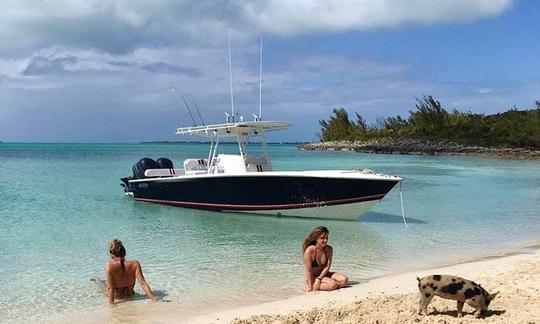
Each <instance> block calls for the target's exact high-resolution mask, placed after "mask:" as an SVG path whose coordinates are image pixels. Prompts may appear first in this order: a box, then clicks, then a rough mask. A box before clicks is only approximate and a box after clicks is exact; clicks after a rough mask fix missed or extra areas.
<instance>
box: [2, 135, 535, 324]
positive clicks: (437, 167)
mask: <svg viewBox="0 0 540 324" xmlns="http://www.w3.org/2000/svg"><path fill="white" fill-rule="evenodd" d="M225 149H226V150H233V149H234V146H232V145H230V146H228V147H226V148H225ZM206 154H207V145H205V144H7V143H3V144H0V161H1V165H0V198H1V202H2V203H1V204H0V252H1V253H0V285H1V286H2V294H1V295H0V314H2V315H1V317H2V318H0V321H7V322H28V321H39V320H41V321H47V318H49V319H50V318H53V317H54V318H58V317H59V316H60V317H62V316H64V315H65V316H69V315H68V314H71V313H73V312H79V313H80V312H99V311H100V310H104V309H107V305H106V300H105V298H104V296H102V295H101V293H100V292H99V291H98V289H96V287H95V286H94V285H92V283H91V282H90V281H89V280H88V279H89V278H91V277H95V276H101V277H103V266H104V263H105V262H106V261H107V260H108V254H107V244H108V242H109V241H110V240H111V239H112V238H119V239H121V240H123V241H124V243H125V245H126V248H127V251H128V258H135V259H138V260H139V261H140V262H141V264H142V266H143V270H144V272H145V275H146V278H147V280H148V282H149V284H150V285H151V287H152V288H153V289H154V290H155V291H156V292H157V295H158V296H159V297H160V298H161V299H165V300H169V301H171V303H177V306H178V310H179V311H185V312H186V314H187V313H189V312H197V311H198V310H200V309H203V308H204V307H208V306H211V307H213V308H217V307H224V306H227V305H236V304H249V303H256V302H260V301H267V300H272V299H276V298H282V297H285V296H291V295H294V294H299V293H301V289H302V288H303V280H304V269H303V268H302V264H301V255H300V245H301V241H302V239H303V237H304V236H305V234H306V233H308V232H309V231H310V230H311V229H312V228H313V227H315V226H318V225H326V226H327V227H328V228H329V229H330V242H329V243H330V244H331V245H332V246H333V247H334V251H335V258H334V263H333V270H335V271H339V272H343V273H346V274H347V275H349V277H350V279H351V280H352V281H353V282H360V283H361V282H362V281H364V280H366V279H368V278H370V277H374V276H380V275H382V274H386V273H391V272H398V271H404V270H407V269H415V268H421V267H427V266H434V265H441V264H448V263H454V262H458V261H461V260H463V259H467V258H474V257H480V256H484V255H487V254H492V253H494V252H500V251H507V250H509V249H514V248H516V247H518V246H524V245H527V244H537V243H538V242H539V239H540V217H539V214H540V212H539V211H540V163H539V162H538V161H515V160H503V159H480V158H472V157H433V156H402V155H376V154H359V153H349V152H309V151H298V150H297V149H296V147H295V146H293V145H270V154H271V156H272V158H273V167H274V169H275V170H308V169H358V168H370V169H373V170H375V171H377V172H384V173H387V174H392V175H398V176H401V177H403V178H404V182H403V190H404V192H403V195H404V204H405V211H406V215H407V220H408V224H409V227H408V228H407V227H405V225H404V224H403V222H402V220H401V209H400V201H399V188H398V187H396V188H395V189H394V190H393V191H392V192H391V193H390V194H389V195H388V196H387V197H386V198H385V199H384V200H383V201H382V202H381V203H380V204H378V205H377V206H376V207H375V208H374V209H373V210H372V211H371V212H370V213H368V214H366V215H364V216H363V217H362V218H360V219H359V220H358V221H356V222H345V221H330V220H316V219H300V218H277V217H267V216H257V215H243V214H219V213H210V212H203V211H195V210H188V209H181V208H174V207H167V206H159V205H150V204H141V203H135V202H134V201H132V200H131V199H129V198H127V197H125V196H124V194H123V192H122V188H121V187H120V185H119V178H120V177H123V176H126V175H129V174H130V173H131V166H132V165H133V164H134V163H135V162H136V161H137V160H138V159H139V158H141V157H144V156H148V157H153V158H158V157H169V158H171V159H172V160H173V161H174V162H176V163H177V164H178V165H180V161H182V160H183V159H185V158H188V157H200V156H206ZM209 190H211V188H209ZM136 291H137V292H139V293H142V291H141V289H140V287H139V286H138V285H137V286H136ZM141 299H142V298H141ZM141 302H144V301H143V300H139V301H134V302H131V305H137V303H141ZM121 307H123V306H121Z"/></svg>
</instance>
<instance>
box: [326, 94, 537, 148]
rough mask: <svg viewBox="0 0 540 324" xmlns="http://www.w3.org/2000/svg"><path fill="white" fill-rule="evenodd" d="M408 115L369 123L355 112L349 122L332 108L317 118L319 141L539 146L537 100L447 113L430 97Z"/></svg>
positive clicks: (345, 116)
mask: <svg viewBox="0 0 540 324" xmlns="http://www.w3.org/2000/svg"><path fill="white" fill-rule="evenodd" d="M417 101H418V103H417V104H416V109H415V110H409V114H410V115H409V117H408V118H402V117H401V116H399V115H398V116H396V117H379V118H377V120H376V122H375V123H373V124H370V125H368V123H367V122H366V120H365V119H364V118H363V117H362V116H361V115H360V114H358V113H356V121H351V120H350V119H349V115H348V113H347V111H346V110H345V109H344V108H337V109H334V116H331V117H330V119H329V120H320V121H319V124H320V126H321V133H320V140H321V141H322V142H328V141H371V140H377V139H388V140H403V139H417V140H420V141H436V142H454V143H459V144H465V145H478V146H484V147H522V148H525V147H526V148H540V101H536V102H535V105H536V108H533V109H528V110H518V109H517V108H515V107H514V108H512V109H510V110H508V111H506V112H503V113H499V114H495V115H484V114H474V113H472V112H470V111H469V112H460V111H458V110H457V109H454V110H452V111H451V112H448V111H447V110H446V109H444V108H443V107H442V106H441V104H440V102H439V101H437V100H436V99H434V98H433V97H432V96H424V97H423V98H422V99H417Z"/></svg>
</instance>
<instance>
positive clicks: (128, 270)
mask: <svg viewBox="0 0 540 324" xmlns="http://www.w3.org/2000/svg"><path fill="white" fill-rule="evenodd" d="M123 263H124V269H122V261H118V260H111V261H109V262H107V264H106V266H105V272H106V273H107V277H109V276H110V282H111V286H112V288H123V287H131V288H133V286H135V280H136V278H137V268H138V265H139V262H138V261H137V260H130V261H123Z"/></svg>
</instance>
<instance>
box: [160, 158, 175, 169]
mask: <svg viewBox="0 0 540 324" xmlns="http://www.w3.org/2000/svg"><path fill="white" fill-rule="evenodd" d="M156 163H157V165H158V167H159V169H174V166H173V163H172V161H171V160H169V159H167V158H159V159H157V160H156Z"/></svg>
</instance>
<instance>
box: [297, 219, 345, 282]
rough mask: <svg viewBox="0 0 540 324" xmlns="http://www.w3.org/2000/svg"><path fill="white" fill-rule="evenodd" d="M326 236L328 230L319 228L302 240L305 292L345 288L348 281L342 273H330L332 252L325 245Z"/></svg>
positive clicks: (322, 227)
mask: <svg viewBox="0 0 540 324" xmlns="http://www.w3.org/2000/svg"><path fill="white" fill-rule="evenodd" d="M328 234H329V231H328V228H326V227H324V226H319V227H316V228H315V229H314V230H313V231H311V233H309V235H308V236H307V237H306V238H305V239H304V244H303V245H302V252H303V253H304V266H305V267H306V285H307V287H306V291H317V290H325V291H330V290H334V289H338V288H342V287H345V286H347V283H348V281H349V279H348V278H347V276H346V275H344V274H342V273H338V272H330V266H331V265H332V256H333V254H334V252H333V250H332V247H331V246H330V245H327V244H326V243H327V242H328Z"/></svg>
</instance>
